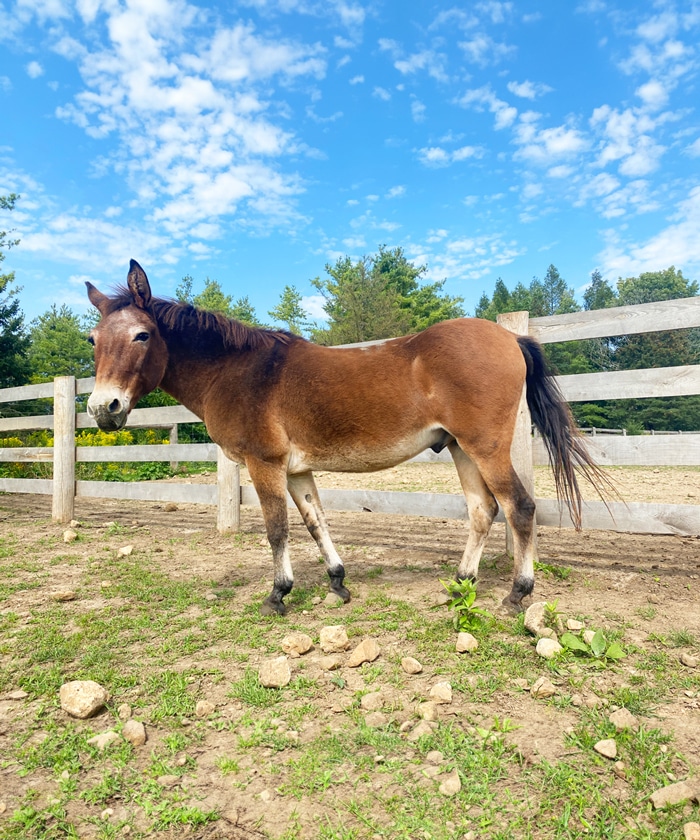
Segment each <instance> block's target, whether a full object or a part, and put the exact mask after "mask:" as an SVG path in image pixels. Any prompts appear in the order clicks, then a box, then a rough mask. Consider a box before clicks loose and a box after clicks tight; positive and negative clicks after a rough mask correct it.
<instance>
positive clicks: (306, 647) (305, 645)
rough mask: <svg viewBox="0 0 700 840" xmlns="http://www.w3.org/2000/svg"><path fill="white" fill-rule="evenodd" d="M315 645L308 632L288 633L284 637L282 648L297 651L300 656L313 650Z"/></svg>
mask: <svg viewBox="0 0 700 840" xmlns="http://www.w3.org/2000/svg"><path fill="white" fill-rule="evenodd" d="M313 646H314V643H313V640H312V639H311V637H310V636H307V635H306V633H299V632H295V633H288V634H287V635H286V636H285V637H284V639H282V650H283V651H284V652H285V653H296V654H298V655H299V656H303V655H304V654H305V653H308V652H309V651H310V650H312V649H313Z"/></svg>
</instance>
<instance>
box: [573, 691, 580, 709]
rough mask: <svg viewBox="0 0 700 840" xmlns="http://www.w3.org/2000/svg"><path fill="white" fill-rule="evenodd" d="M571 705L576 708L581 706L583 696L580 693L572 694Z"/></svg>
mask: <svg viewBox="0 0 700 840" xmlns="http://www.w3.org/2000/svg"><path fill="white" fill-rule="evenodd" d="M571 705H572V706H575V707H576V708H577V709H578V708H579V706H583V697H582V696H581V695H580V694H572V695H571Z"/></svg>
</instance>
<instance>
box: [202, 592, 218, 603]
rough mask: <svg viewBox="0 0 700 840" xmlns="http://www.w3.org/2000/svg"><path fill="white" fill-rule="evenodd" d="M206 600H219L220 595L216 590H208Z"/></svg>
mask: <svg viewBox="0 0 700 840" xmlns="http://www.w3.org/2000/svg"><path fill="white" fill-rule="evenodd" d="M204 600H205V601H210V602H211V603H213V602H214V601H218V600H219V596H218V595H217V594H216V592H207V594H206V595H205V596H204Z"/></svg>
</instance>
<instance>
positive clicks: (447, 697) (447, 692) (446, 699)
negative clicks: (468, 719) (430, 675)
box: [430, 680, 452, 703]
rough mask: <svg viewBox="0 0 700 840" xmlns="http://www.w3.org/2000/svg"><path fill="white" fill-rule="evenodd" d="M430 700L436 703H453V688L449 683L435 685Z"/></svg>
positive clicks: (443, 682) (431, 690)
mask: <svg viewBox="0 0 700 840" xmlns="http://www.w3.org/2000/svg"><path fill="white" fill-rule="evenodd" d="M430 699H431V700H433V701H434V702H435V703H451V702H452V686H451V685H450V683H448V682H447V681H445V680H443V681H442V682H438V683H435V685H434V686H433V687H432V688H431V689H430Z"/></svg>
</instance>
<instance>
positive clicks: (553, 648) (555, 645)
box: [535, 637, 564, 659]
mask: <svg viewBox="0 0 700 840" xmlns="http://www.w3.org/2000/svg"><path fill="white" fill-rule="evenodd" d="M563 649H564V648H562V646H561V645H560V644H559V642H557V641H555V640H554V639H547V638H545V637H541V638H540V640H539V641H538V642H537V647H536V648H535V652H536V653H537V655H538V656H541V657H542V658H543V659H552V658H553V657H555V656H556V655H557V654H558V653H561V652H562V650H563Z"/></svg>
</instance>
